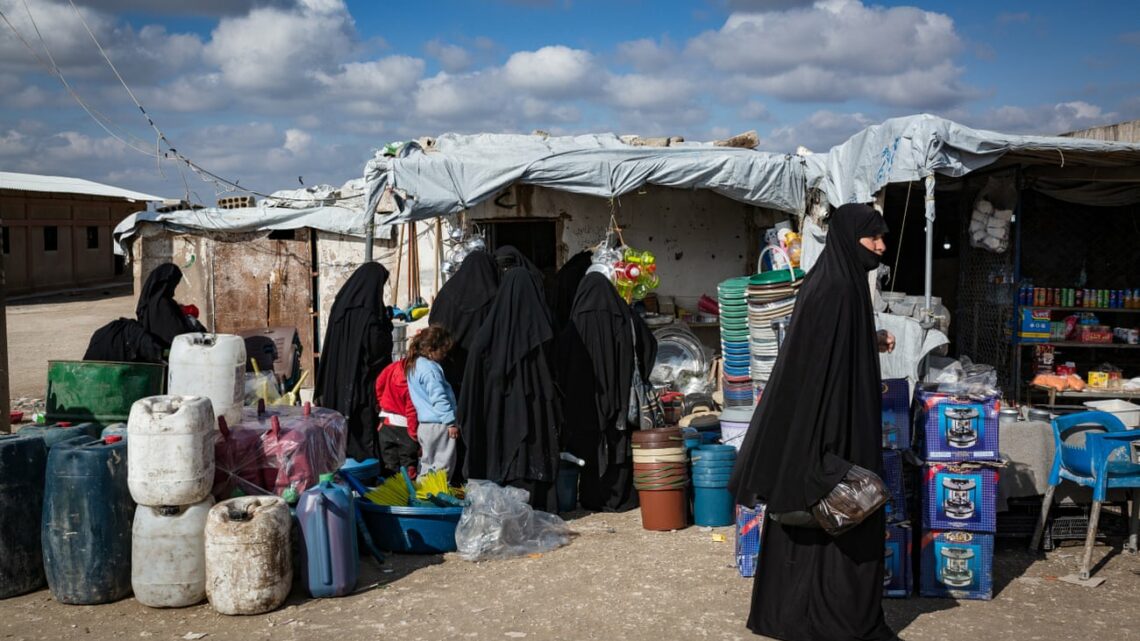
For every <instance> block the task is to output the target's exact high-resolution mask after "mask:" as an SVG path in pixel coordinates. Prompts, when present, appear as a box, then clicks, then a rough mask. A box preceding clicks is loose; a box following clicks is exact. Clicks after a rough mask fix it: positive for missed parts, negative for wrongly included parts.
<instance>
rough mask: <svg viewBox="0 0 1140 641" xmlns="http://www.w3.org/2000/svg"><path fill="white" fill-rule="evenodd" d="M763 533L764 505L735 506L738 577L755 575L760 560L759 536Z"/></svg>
mask: <svg viewBox="0 0 1140 641" xmlns="http://www.w3.org/2000/svg"><path fill="white" fill-rule="evenodd" d="M763 533H764V504H763V503H757V504H756V507H755V508H748V507H744V506H743V505H737V506H736V569H737V570H739V571H740V576H743V577H750V576H754V575H755V574H756V563H757V562H758V561H759V560H760V535H761V534H763Z"/></svg>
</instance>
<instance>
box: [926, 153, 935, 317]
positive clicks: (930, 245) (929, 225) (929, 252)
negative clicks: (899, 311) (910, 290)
mask: <svg viewBox="0 0 1140 641" xmlns="http://www.w3.org/2000/svg"><path fill="white" fill-rule="evenodd" d="M925 204H926V280H925V290H924V293H925V294H926V313H927V315H931V316H932V315H933V314H934V305H933V304H932V302H933V301H932V298H933V297H932V293H933V290H934V174H930V175H929V176H927V177H926V199H925Z"/></svg>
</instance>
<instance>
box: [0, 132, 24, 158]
mask: <svg viewBox="0 0 1140 641" xmlns="http://www.w3.org/2000/svg"><path fill="white" fill-rule="evenodd" d="M31 149H32V147H31V145H30V144H29V141H28V138H27V136H25V135H24V134H22V133H20V132H18V131H16V130H15V129H9V130H8V131H6V132H4V133H3V134H2V135H0V158H11V157H18V156H23V155H24V154H27V153H28V152H29V151H31Z"/></svg>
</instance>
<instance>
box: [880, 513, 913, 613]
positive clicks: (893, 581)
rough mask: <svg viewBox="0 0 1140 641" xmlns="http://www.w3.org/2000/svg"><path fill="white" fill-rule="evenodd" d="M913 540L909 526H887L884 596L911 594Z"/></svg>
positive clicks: (884, 557) (902, 596) (904, 596)
mask: <svg viewBox="0 0 1140 641" xmlns="http://www.w3.org/2000/svg"><path fill="white" fill-rule="evenodd" d="M912 541H914V537H913V536H912V535H911V530H910V527H909V526H906V525H888V526H887V542H886V545H885V547H884V548H883V596H885V597H892V598H906V597H908V596H910V592H911V563H912V562H913V558H912V555H911V549H912Z"/></svg>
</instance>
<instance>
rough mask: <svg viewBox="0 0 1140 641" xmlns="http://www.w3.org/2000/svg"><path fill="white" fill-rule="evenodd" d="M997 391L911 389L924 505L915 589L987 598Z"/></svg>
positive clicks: (993, 524)
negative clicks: (965, 392) (969, 393)
mask: <svg viewBox="0 0 1140 641" xmlns="http://www.w3.org/2000/svg"><path fill="white" fill-rule="evenodd" d="M999 410H1000V402H999V399H998V397H997V396H966V395H955V394H947V393H942V392H939V391H937V389H935V388H929V389H927V388H924V387H922V386H920V387H919V389H918V390H917V391H916V393H915V401H914V411H915V421H914V426H915V431H916V436H917V438H918V441H919V442H918V444H917V449H918V451H919V453H920V455H921V457H922V458H923V460H925V461H926V466H925V469H923V470H922V475H921V476H922V479H923V491H922V495H923V510H922V536H921V539H920V543H919V545H920V563H921V565H920V568H919V593H920V594H921V595H922V596H927V597H948V598H954V599H990V598H991V597H992V593H993V554H994V533H995V532H996V530H997V509H996V503H997V476H998V475H997V470H996V466H997V465H1000V463H999V461H1000V455H999V454H998V426H999V421H998V412H999Z"/></svg>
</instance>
